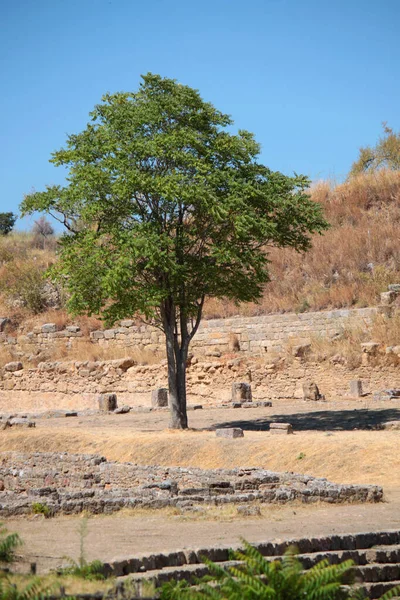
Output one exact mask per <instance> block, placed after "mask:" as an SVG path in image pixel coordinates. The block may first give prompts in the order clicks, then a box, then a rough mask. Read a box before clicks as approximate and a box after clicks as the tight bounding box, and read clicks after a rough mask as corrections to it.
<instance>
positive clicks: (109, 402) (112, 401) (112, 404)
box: [99, 394, 117, 412]
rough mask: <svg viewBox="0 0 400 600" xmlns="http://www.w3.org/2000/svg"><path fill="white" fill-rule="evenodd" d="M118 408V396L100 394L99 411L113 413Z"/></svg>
mask: <svg viewBox="0 0 400 600" xmlns="http://www.w3.org/2000/svg"><path fill="white" fill-rule="evenodd" d="M116 408H117V395H116V394H100V396H99V410H101V411H102V412H111V411H114V410H115V409H116Z"/></svg>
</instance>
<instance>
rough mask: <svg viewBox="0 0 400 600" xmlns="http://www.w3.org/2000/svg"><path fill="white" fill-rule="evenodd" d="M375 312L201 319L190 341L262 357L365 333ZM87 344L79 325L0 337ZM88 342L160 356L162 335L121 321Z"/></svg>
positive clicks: (37, 344)
mask: <svg viewBox="0 0 400 600" xmlns="http://www.w3.org/2000/svg"><path fill="white" fill-rule="evenodd" d="M377 312H378V308H362V309H343V310H332V311H322V312H310V313H303V314H295V313H288V314H274V315H264V316H260V317H233V318H229V319H210V320H205V319H204V320H203V321H202V323H201V324H200V327H199V330H198V332H197V334H196V336H195V337H194V339H193V342H192V345H191V350H192V351H193V352H194V354H195V355H199V356H201V355H204V354H207V353H209V352H210V351H211V352H212V351H215V350H217V351H219V352H222V353H223V352H227V351H232V350H240V351H241V352H242V353H246V354H249V353H250V354H265V352H266V351H267V352H268V351H270V350H272V351H281V350H282V348H283V346H284V345H285V344H287V343H288V342H293V343H301V342H304V341H306V340H308V339H309V338H310V337H313V336H323V337H335V336H337V335H340V333H341V332H342V331H343V330H344V329H348V328H355V327H361V328H363V329H368V327H369V326H370V325H371V323H372V321H373V319H374V317H375V316H376V314H377ZM83 340H85V341H87V338H85V337H84V336H83V334H82V332H81V331H80V329H79V327H78V326H72V325H71V326H68V327H66V328H65V329H63V330H62V331H57V327H56V325H55V324H54V323H46V324H44V325H42V326H38V327H36V328H34V330H33V331H31V332H29V333H27V334H26V335H20V336H18V337H12V336H7V335H6V334H5V333H0V343H3V344H8V345H14V346H21V347H23V348H24V349H25V351H26V349H28V350H29V348H31V349H32V351H33V350H34V349H35V348H44V347H45V348H47V347H49V346H52V345H54V344H63V345H64V346H67V347H73V346H74V345H76V344H79V342H80V341H83ZM90 340H91V341H92V342H93V343H95V344H99V345H101V346H105V347H115V346H120V347H124V348H128V349H129V348H134V349H138V350H143V349H145V350H147V351H150V352H155V353H156V352H161V353H164V345H165V341H164V335H163V333H162V332H161V331H160V330H158V329H156V328H154V327H150V326H146V325H137V324H135V322H134V321H132V320H124V321H121V323H120V326H119V327H115V328H113V329H106V330H101V331H93V332H92V333H91V334H90Z"/></svg>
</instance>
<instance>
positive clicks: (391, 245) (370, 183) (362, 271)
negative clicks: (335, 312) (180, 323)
mask: <svg viewBox="0 0 400 600" xmlns="http://www.w3.org/2000/svg"><path fill="white" fill-rule="evenodd" d="M310 193H311V196H312V199H313V200H315V201H316V202H319V203H320V204H321V205H322V207H323V211H324V214H325V217H326V219H327V220H328V221H329V223H330V224H331V228H330V229H329V230H328V231H327V232H326V233H325V234H324V235H323V236H319V235H316V236H314V237H313V240H312V243H313V246H312V249H311V250H310V251H309V252H308V253H306V254H299V253H297V252H295V251H294V250H292V249H277V248H276V249H275V248H273V249H272V250H271V251H270V252H269V257H270V260H271V267H270V274H271V282H270V283H269V284H268V285H266V287H265V291H264V295H263V298H262V299H261V301H260V303H259V304H248V305H243V306H241V307H238V306H235V305H234V304H233V303H227V302H225V301H218V300H211V301H209V302H208V303H207V305H206V311H205V312H206V316H207V317H208V318H212V317H221V316H222V317H228V316H232V315H236V314H242V315H249V316H250V315H258V314H265V313H273V312H281V311H284V312H286V311H296V312H304V311H308V310H324V309H330V308H342V307H351V306H354V307H364V306H371V305H375V304H377V302H378V300H379V294H380V292H382V291H385V289H387V285H388V284H389V283H397V282H398V281H400V244H399V225H400V172H399V171H386V170H383V171H379V172H377V173H367V174H363V175H359V176H357V177H354V178H352V179H351V180H350V181H348V182H345V183H342V184H340V185H337V186H334V185H332V184H330V183H329V182H327V181H321V182H317V183H316V184H314V185H313V186H312V188H311V190H310Z"/></svg>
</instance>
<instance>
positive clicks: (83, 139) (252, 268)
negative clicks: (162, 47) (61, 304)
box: [21, 73, 327, 427]
mask: <svg viewBox="0 0 400 600" xmlns="http://www.w3.org/2000/svg"><path fill="white" fill-rule="evenodd" d="M232 125H233V121H232V120H231V118H230V117H229V116H228V115H226V114H223V113H222V112H220V111H218V110H217V109H216V108H215V107H214V106H213V105H212V104H210V103H208V102H205V101H204V100H203V99H202V98H201V96H200V94H199V92H198V91H197V90H194V89H192V88H190V87H188V86H184V85H181V84H179V83H177V82H176V81H175V80H172V79H167V78H162V77H161V76H159V75H153V74H150V73H149V74H147V75H145V76H143V81H142V83H141V85H140V88H139V90H138V91H137V92H135V93H116V94H112V95H111V94H107V95H105V96H104V97H103V99H102V102H101V103H100V104H98V105H97V106H96V107H95V108H94V110H93V112H92V113H91V121H90V122H89V123H88V125H87V127H86V128H85V129H84V130H83V131H82V132H81V133H79V134H77V135H69V136H68V139H67V143H66V147H65V148H62V149H61V150H59V151H57V152H54V154H53V155H52V159H51V162H53V163H54V164H55V165H56V166H63V167H67V168H68V170H69V175H68V178H67V182H66V185H65V186H49V187H47V189H46V190H45V191H43V192H36V193H33V194H30V195H28V196H26V197H25V199H24V201H23V203H22V206H21V208H22V212H23V214H27V213H32V212H33V211H45V212H47V213H49V214H51V215H53V216H54V217H55V218H58V219H59V220H61V222H63V223H64V225H65V227H66V228H67V230H68V234H67V235H64V236H63V238H62V239H61V242H60V244H61V252H60V260H59V261H58V263H57V264H56V265H55V267H54V269H53V275H54V277H55V278H58V279H59V280H61V281H63V282H64V285H65V286H66V288H67V290H68V292H69V300H68V303H69V308H70V309H71V310H72V311H73V312H74V313H89V314H92V313H95V314H100V315H102V316H103V318H104V319H105V320H106V321H107V322H109V323H111V322H115V321H116V320H118V319H120V318H125V317H127V316H133V315H141V316H142V317H143V318H144V319H146V320H147V321H148V322H151V323H153V324H155V325H156V326H158V327H160V328H161V329H162V330H163V331H164V332H165V335H166V348H167V358H168V379H169V392H170V406H171V409H172V417H173V418H172V423H173V424H174V425H175V426H182V427H185V426H187V419H186V383H185V368H186V358H187V354H188V347H189V343H190V341H191V339H192V337H193V336H194V334H195V333H196V331H197V328H198V326H199V323H200V319H201V316H202V308H203V304H204V300H205V298H206V297H217V298H229V299H231V300H234V301H235V302H248V301H257V299H259V298H260V297H261V295H262V291H263V286H264V285H265V284H266V283H267V282H268V280H269V274H268V253H267V248H268V246H269V245H275V246H281V247H284V246H291V247H293V248H295V249H296V250H299V251H305V250H307V249H308V248H309V246H310V235H311V234H312V233H314V232H322V231H323V230H324V229H325V228H326V227H327V223H326V222H325V220H324V218H323V216H322V214H321V208H320V206H319V205H317V204H316V203H314V202H312V201H311V199H310V197H309V196H308V194H307V188H308V186H309V180H308V179H307V178H306V177H304V176H302V175H294V176H293V177H287V176H285V175H283V174H282V173H280V172H274V171H271V170H270V169H268V168H267V167H266V166H264V165H263V164H262V163H261V162H260V161H259V158H258V157H259V153H260V146H259V144H258V143H257V142H256V141H255V139H254V136H253V134H251V133H249V132H248V131H243V130H242V131H239V132H238V133H237V134H234V133H232V132H231V126H232ZM179 423H180V425H179Z"/></svg>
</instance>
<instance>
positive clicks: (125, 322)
mask: <svg viewBox="0 0 400 600" xmlns="http://www.w3.org/2000/svg"><path fill="white" fill-rule="evenodd" d="M134 324H135V321H132V320H131V319H124V320H123V321H121V327H133V325H134Z"/></svg>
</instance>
